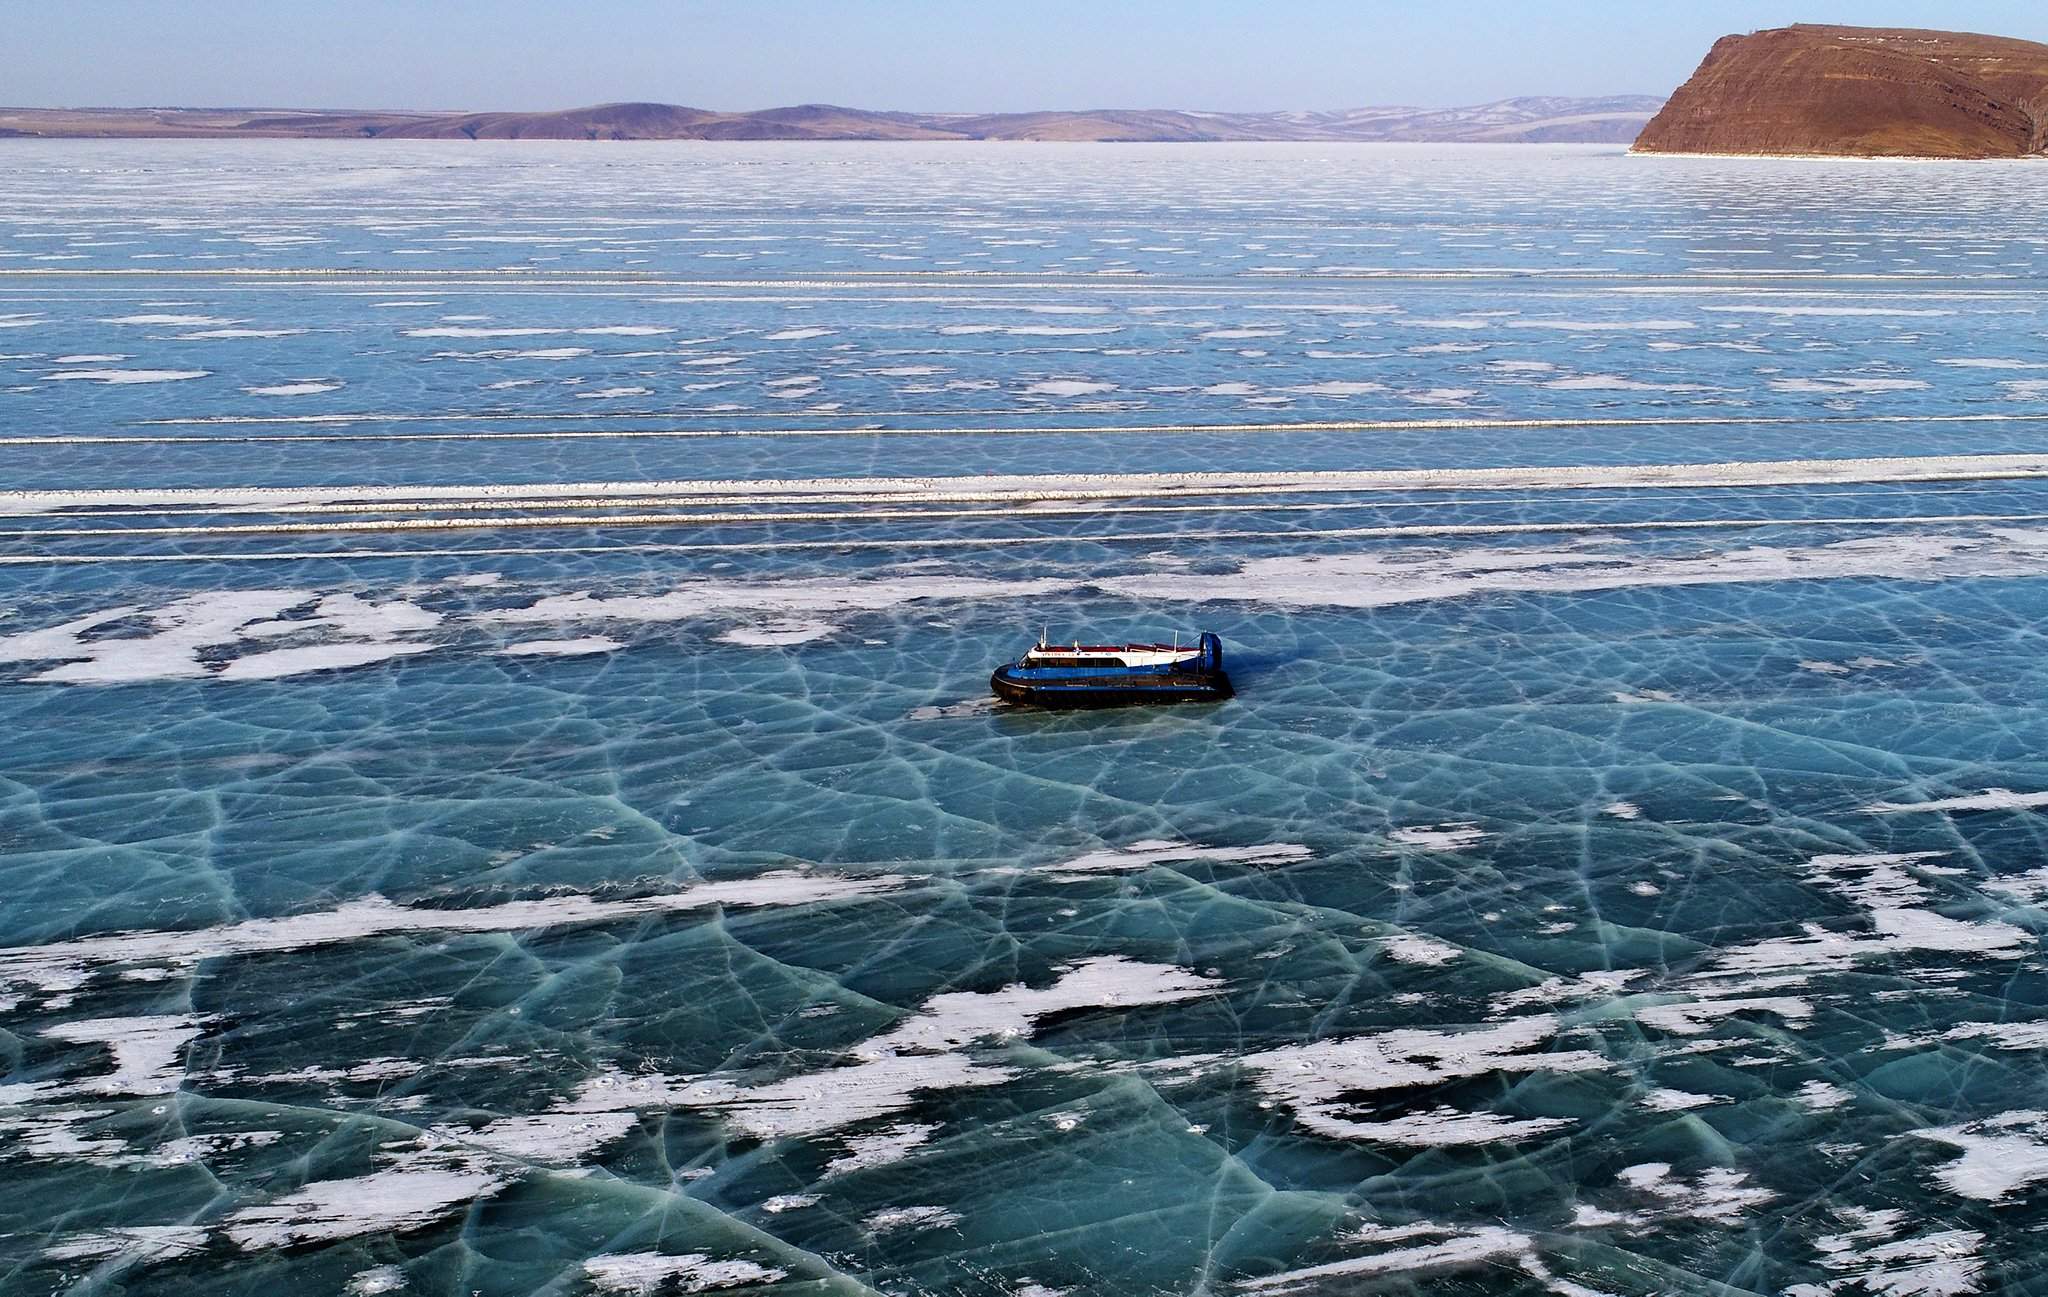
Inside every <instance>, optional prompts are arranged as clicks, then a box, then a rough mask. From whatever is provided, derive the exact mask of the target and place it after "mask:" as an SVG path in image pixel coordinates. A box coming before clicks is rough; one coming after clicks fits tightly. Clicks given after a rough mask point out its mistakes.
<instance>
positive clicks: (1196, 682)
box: [988, 666, 1233, 707]
mask: <svg viewBox="0 0 2048 1297" xmlns="http://www.w3.org/2000/svg"><path fill="white" fill-rule="evenodd" d="M988 683H989V687H990V688H992V689H994V690H995V691H996V694H997V696H999V697H1001V698H1003V699H1006V700H1007V701H1009V702H1013V703H1025V704H1028V705H1030V706H1033V707H1126V706H1130V705H1132V704H1137V703H1199V702H1221V701H1223V700H1224V699H1225V698H1228V697H1230V696H1231V694H1232V692H1233V690H1232V689H1231V687H1230V677H1229V676H1227V675H1225V674H1223V672H1221V671H1203V672H1196V673H1183V674H1177V675H1163V674H1138V673H1131V674H1116V675H1111V674H1107V673H1105V674H1102V675H1097V676H1074V675H1067V676H1063V677H1061V678H1058V679H1044V678H1039V679H1033V678H1031V677H1030V676H1028V675H1026V674H1024V673H1022V672H1019V671H1018V670H1017V669H1016V668H1015V667H1012V666H1005V667H998V668H996V672H995V674H994V675H992V676H990V677H989V678H988Z"/></svg>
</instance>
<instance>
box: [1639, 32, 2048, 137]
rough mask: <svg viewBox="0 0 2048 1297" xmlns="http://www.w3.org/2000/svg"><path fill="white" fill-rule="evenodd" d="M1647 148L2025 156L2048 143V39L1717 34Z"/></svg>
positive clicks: (1656, 122) (1654, 125)
mask: <svg viewBox="0 0 2048 1297" xmlns="http://www.w3.org/2000/svg"><path fill="white" fill-rule="evenodd" d="M1635 147H1636V150H1637V151H1638V152H1643V153H1789V154H1814V155H1826V156H1845V157H1918V158H2016V157H2025V156H2027V155H2029V154H2037V153H2041V152H2043V151H2044V150H2048V45H2041V44H2037V43H2035V42H2033V41H2023V40H2014V39H2011V38H2009V37H2004V36H1980V35H1976V34H1974V33H1970V32H1940V31H1918V30H1913V29H1909V28H1895V27H1827V26H1815V25H1807V24H1801V25H1799V26H1795V27H1780V28H1775V29H1772V30H1770V31H1760V32H1752V33H1751V34H1749V35H1747V36H1724V37H1722V38H1721V39H1720V40H1718V41H1716V42H1715V43H1714V48H1713V49H1712V50H1710V51H1708V53H1707V57H1706V60H1705V61H1704V62H1702V63H1701V64H1700V66H1699V70H1698V71H1696V72H1694V73H1693V74H1692V79H1691V80H1689V81H1687V82H1686V83H1685V84H1684V85H1683V86H1680V87H1679V88H1678V92H1677V93H1676V94H1674V95H1672V96H1671V99H1670V101H1669V102H1667V103H1666V104H1665V105H1664V107H1663V109H1662V110H1661V111H1660V112H1659V113H1658V114H1657V115H1656V116H1655V117H1654V118H1652V119H1651V120H1650V124H1649V125H1648V126H1645V127H1644V128H1643V133H1642V134H1641V135H1640V136H1638V137H1637V139H1636V143H1635Z"/></svg>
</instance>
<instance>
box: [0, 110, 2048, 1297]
mask: <svg viewBox="0 0 2048 1297" xmlns="http://www.w3.org/2000/svg"><path fill="white" fill-rule="evenodd" d="M2044 177H2048V171H2044V170H2043V169H2042V167H2041V166H2040V165H2038V164H1991V163H1978V164H1968V163H1965V164H1910V163H1853V162H1813V163H1791V162H1783V161H1764V160H1755V161H1752V160H1702V159H1686V158H1641V159H1637V158H1630V157H1628V156H1626V155H1625V154H1623V153H1622V152H1621V151H1619V150H1617V149H1613V148H1606V147H1592V146H1564V147H1551V146H1514V147H1500V148H1493V147H1481V146H1450V147H1424V146H1317V145H1257V146H1237V145H1203V146H1136V145H1134V146H1115V145H1110V146H1097V145H1020V144H1009V145H988V146H983V145H970V144H940V145H862V144H830V145H753V144H744V145H743V144H675V145H665V144H632V145H599V144H589V145H582V144H564V145H555V144H540V143H528V144H517V145H491V146H487V145H455V144H392V143H383V144H367V143H366V144H360V145H357V144H328V143H315V142H278V143H265V144H245V145H235V146H228V145H221V144H213V143H193V142H173V141H163V142H150V143H61V144H60V143H47V142H36V141H6V142H0V533H4V536H0V736H4V737H5V750H4V756H0V867H4V870H5V874H4V877H5V881H6V883H7V893H6V895H7V899H6V901H5V902H4V903H0V1265H4V1267H5V1268H4V1270H0V1276H4V1278H0V1288H4V1289H5V1290H6V1291H7V1292H10V1293H12V1292H22V1293H44V1292H52V1293H54V1292H60V1291H81V1292H94V1293H115V1292H119V1293H166V1294H168V1293H187V1292H194V1291H237V1292H239V1291H258V1290H264V1291H283V1290H286V1289H289V1290H291V1291H304V1292H350V1293H356V1294H372V1293H387V1292H420V1293H449V1294H456V1293H471V1292H481V1293H489V1294H521V1293H530V1292H550V1293H563V1294H575V1293H583V1292H600V1293H620V1292H624V1293H658V1292H665V1291H666V1292H698V1291H735V1292H737V1291H741V1290H761V1291H775V1292H790V1293H795V1292H816V1293H825V1292H833V1293H889V1294H911V1293H929V1294H941V1293H944V1294H953V1293H973V1294H999V1295H1004V1297H1049V1294H1055V1293H1063V1294H1070V1295H1071V1297H1095V1295H1098V1294H1099V1295H1102V1297H1110V1295H1112V1294H1115V1295H1123V1294H1135V1293H1153V1292H1158V1293H1213V1294H1286V1293H1309V1292H1328V1291H1343V1292H1351V1291H1360V1292H1366V1291H1380V1290H1382V1289H1389V1290H1395V1291H1402V1290H1412V1289H1418V1288H1426V1289H1427V1290H1428V1291H1430V1292H1433V1293H1435V1292H1441V1293H1467V1292H1469V1293H1475V1294H1476V1293H1499V1292H1516V1293H1520V1292H1527V1293H1546V1292H1549V1293H1558V1294H1563V1295H1564V1297H1584V1295H1585V1294H1588V1293H1608V1294H1630V1295H1634V1294H1649V1293H1653V1292H1665V1293H1669V1292H1691V1291H1705V1290H1708V1289H1709V1288H1712V1290H1714V1291H1738V1292H1758V1293H1766V1292H1768V1293H1778V1292H1798V1293H1801V1294H1805V1295H1807V1297H1817V1295H1819V1294H1844V1295H1846V1294H1853V1293H1863V1292H1871V1293H1890V1294H1897V1295H1904V1294H1936V1293H1939V1294H1963V1293H1971V1292H1994V1291H2012V1290H2020V1289H2026V1288H2028V1287H2029V1286H2030V1285H2035V1286H2038V1285H2040V1284H2042V1283H2044V1282H2048V1263H2044V1261H2043V1260H2042V1257H2043V1252H2042V1249H2041V1247H2040V1245H2039V1242H2038V1239H2039V1230H2040V1229H2042V1228H2044V1227H2048V1072H2044V1069H2043V1066H2042V1063H2043V1051H2044V1050H2048V962H2044V959H2043V955H2042V950H2041V942H2040V937H2041V934H2042V933H2043V932H2044V931H2048V904H2044V903H2048V850H2044V831H2048V820H2044V818H2043V816H2044V815H2048V756H2044V752H2048V713H2044V711H2043V709H2042V705H2041V700H2042V698H2043V696H2044V694H2048V664H2044V651H2043V650H2044V643H2048V641H2044V638H2043V635H2042V633H2041V631H2040V626H2041V625H2042V622H2043V619H2044V617H2048V579H2044V578H2048V314H2044V306H2048V208H2044V206H2043V205H2042V203H2041V202H2040V195H2041V193H2042V184H2043V180H2044ZM1041 624H1044V625H1048V626H1050V627H1051V629H1052V634H1053V636H1054V637H1055V638H1061V637H1071V636H1083V637H1088V638H1097V637H1102V638H1121V637H1125V636H1129V637H1135V638H1147V639H1150V638H1154V637H1159V636H1165V635H1168V634H1171V633H1174V632H1180V633H1183V634H1186V633H1190V632H1193V631H1196V630H1214V631H1216V632H1218V633H1219V634H1220V635H1221V636H1222V637H1223V639H1224V641H1225V643H1226V646H1227V651H1228V653H1229V657H1230V662H1231V665H1232V671H1233V675H1234V677H1235V679H1236V682H1237V687H1238V692H1239V696H1238V698H1237V699H1236V700H1235V701H1233V702H1231V703H1228V704H1225V705H1222V706H1219V707H1213V708H1183V709H1177V710H1167V711H1153V712H1144V711H1124V712H1116V713H1100V714H1089V715H1040V714H1033V713H1028V712H1020V711H1015V710H1009V709H999V708H995V707H993V706H991V705H990V704H989V702H988V701H987V698H986V694H987V686H986V681H987V675H988V672H989V670H990V669H991V668H992V667H993V666H994V665H996V664H997V663H998V662H1000V661H1003V660H1005V659H1007V658H1009V657H1012V656H1014V655H1015V653H1016V652H1017V651H1019V650H1020V649H1021V648H1022V647H1024V646H1025V644H1027V643H1028V642H1029V641H1030V639H1031V638H1032V637H1033V636H1034V635H1035V633H1036V632H1037V629H1038V628H1039V626H1040V625H1041ZM1724 1283H1725V1284H1726V1285H1728V1286H1729V1287H1728V1289H1725V1290H1724V1289H1720V1288H1715V1287H1713V1285H1718V1284H1724Z"/></svg>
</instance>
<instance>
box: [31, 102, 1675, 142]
mask: <svg viewBox="0 0 2048 1297" xmlns="http://www.w3.org/2000/svg"><path fill="white" fill-rule="evenodd" d="M1663 103H1664V101H1663V99H1661V98H1659V97H1657V96H1654V95H1612V96H1608V97H1606V98H1600V99H1564V98H1556V97H1547V96H1546V97H1534V98H1521V99H1503V100H1500V101H1499V102H1498V103H1491V104H1480V105H1477V106H1475V107H1471V108H1352V109H1344V110H1338V111H1332V112H1283V113H1205V112H1191V111H1185V110H1173V109H1161V110H1147V109H1103V110H1099V111H1089V112H1038V113H882V112H869V111H867V110H865V109H859V108H836V107H833V106H832V105H829V104H803V105H800V106H798V107H795V108H769V109H763V110H762V111H760V112H751V113H725V112H715V111H712V110H710V109H705V108H684V107H680V106H678V105H675V104H647V103H623V104H599V105H597V106H596V107H593V108H572V109H568V110H566V111H562V112H540V113H423V112H342V111H324V110H308V111H301V110H296V109H233V108H0V136H40V137H56V138H73V139H79V138H115V139H154V138H179V139H246V138H273V139H275V138H283V139H359V138H360V139H404V140H459V139H473V140H1097V141H1119V142H1132V143H1140V142H1158V143H1178V142H1186V143H1195V142H1201V141H1213V140H1308V141H1318V140H1320V141H1408V142H1414V143H1474V144H1477V143H1517V144H1564V143H1600V144H1625V143H1627V142H1629V141H1630V140H1633V139H1634V138H1635V137H1636V133H1637V132H1638V131H1640V130H1641V129H1642V127H1643V124H1644V123H1645V122H1647V121H1649V120H1650V118H1651V117H1652V116H1654V115H1655V114H1656V112H1657V110H1658V109H1659V108H1660V107H1662V106H1663Z"/></svg>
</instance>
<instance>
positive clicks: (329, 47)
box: [0, 0, 2048, 111]
mask: <svg viewBox="0 0 2048 1297" xmlns="http://www.w3.org/2000/svg"><path fill="white" fill-rule="evenodd" d="M1792 22H1841V23H1860V24H1865V25H1870V26H1911V27H1944V28H1951V29H1955V28H1960V29H1965V30H1973V31H1982V32H1993V33H1996V34H1999V35H2007V36H2021V37H2026V38H2028V39H2032V40H2038V41H2048V3H2044V2H2043V0H1264V2H1263V3H1257V2H1254V0H1236V2H1230V3H1226V2H1224V0H1124V2H1122V3H1119V2H1118V0H953V2H951V3H939V2H937V0H836V2H835V0H752V2H745V0H4V3H0V104H6V105H10V106H20V107H59V106H70V107H80V106H101V105H105V106H131V105H153V106H162V105H182V106H236V107H241V106H278V107H283V106H292V107H319V108H470V109H484V108H511V109H534V108H567V107H573V106H577V105H581V104H589V103H598V102H603V101H606V100H619V99H653V100H661V101H665V102H669V103H681V104H689V105H693V106H696V107H704V108H727V109H747V108H767V107H773V106H778V105H784V104H794V103H837V104H846V105H850V106H854V107H861V108H892V109H925V110H933V111H937V110H969V109H982V110H990V111H1007V110H1017V109H1027V108H1209V109H1240V110H1259V109H1281V108H1348V107H1359V106H1363V105H1370V104H1395V103H1401V104H1416V105H1420V106H1424V107H1448V106H1452V105H1458V104H1469V103H1479V102H1484V101H1487V100H1492V99H1501V98H1506V97H1508V96H1510V95H1524V94H1556V95H1595V94H1634V93H1649V94H1662V93H1666V92H1668V91H1670V90H1671V89H1672V88H1673V87H1674V86H1676V85H1677V84H1678V83H1679V82H1680V81H1683V80H1684V79H1685V78H1686V76H1687V75H1689V74H1690V73H1691V72H1692V69H1693V67H1694V66H1695V65H1696V64H1697V63H1698V62H1699V59H1700V56H1701V55H1702V54H1704V53H1705V52H1706V49H1707V46H1708V45H1709V44H1711V43H1712V41H1713V40H1714V38H1715V37H1717V36H1721V35H1724V34H1726V33H1728V32H1734V31H1748V30H1751V29H1754V28H1758V27H1776V26H1782V25H1784V24H1786V23H1792Z"/></svg>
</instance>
